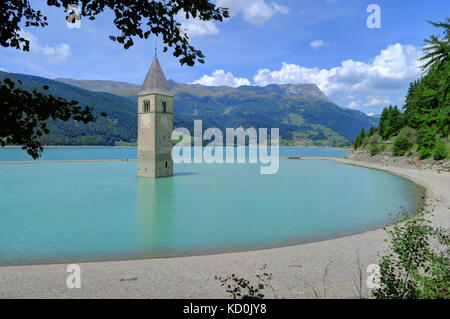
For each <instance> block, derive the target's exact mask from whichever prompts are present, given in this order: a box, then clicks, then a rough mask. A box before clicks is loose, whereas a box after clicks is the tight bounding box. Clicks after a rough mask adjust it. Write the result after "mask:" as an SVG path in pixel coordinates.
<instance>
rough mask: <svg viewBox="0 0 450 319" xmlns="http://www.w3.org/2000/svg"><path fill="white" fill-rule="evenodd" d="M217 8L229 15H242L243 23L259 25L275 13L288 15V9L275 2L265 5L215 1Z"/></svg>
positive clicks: (244, 0) (259, 0) (255, 0)
mask: <svg viewBox="0 0 450 319" xmlns="http://www.w3.org/2000/svg"><path fill="white" fill-rule="evenodd" d="M217 6H219V7H224V8H228V9H230V15H231V16H232V17H233V16H237V15H239V14H242V17H243V19H244V21H246V22H249V23H251V24H255V25H261V24H263V23H264V22H266V21H267V20H269V19H270V18H272V16H273V15H275V14H276V13H281V14H288V13H289V8H288V7H286V6H283V5H279V4H277V3H275V2H272V3H271V4H267V3H266V2H265V0H217Z"/></svg>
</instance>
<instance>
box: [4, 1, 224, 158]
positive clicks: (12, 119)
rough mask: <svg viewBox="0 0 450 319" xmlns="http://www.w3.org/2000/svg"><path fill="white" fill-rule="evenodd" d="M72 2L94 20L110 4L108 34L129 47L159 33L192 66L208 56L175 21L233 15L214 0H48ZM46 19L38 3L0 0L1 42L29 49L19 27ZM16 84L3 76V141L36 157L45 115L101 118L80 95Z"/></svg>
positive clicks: (56, 4) (64, 4)
mask: <svg viewBox="0 0 450 319" xmlns="http://www.w3.org/2000/svg"><path fill="white" fill-rule="evenodd" d="M69 4H78V5H79V8H80V11H81V16H82V17H87V18H88V19H90V20H95V17H96V16H97V15H99V14H101V13H103V12H104V11H105V10H112V11H113V12H114V14H115V19H114V24H115V26H116V28H117V30H118V31H119V34H118V35H110V36H109V38H110V39H111V40H113V41H116V42H118V43H120V44H121V45H123V47H124V48H125V49H128V48H130V47H131V46H133V44H134V42H133V39H134V38H136V37H138V38H141V39H148V38H149V37H150V36H152V35H154V36H161V37H162V41H163V43H164V52H166V51H168V47H170V48H173V55H174V56H175V57H177V58H179V61H180V63H181V65H184V64H187V65H188V66H193V65H194V64H195V63H196V62H199V63H204V57H205V56H204V55H203V53H202V52H201V51H200V50H197V49H195V48H194V47H193V46H191V45H190V43H189V36H188V35H187V34H186V32H185V30H183V29H182V26H181V24H180V23H179V22H177V16H178V15H179V14H183V15H185V17H186V19H191V18H198V19H200V20H203V21H210V20H214V21H223V19H225V18H228V17H229V14H228V10H227V9H226V8H218V7H216V6H215V4H214V3H212V2H211V1H210V0H159V1H144V0H121V1H117V0H47V5H48V6H54V7H59V8H61V9H64V10H66V8H67V7H68V6H69ZM47 25H48V19H47V17H46V16H44V15H43V13H42V12H41V11H40V10H36V9H34V8H33V7H32V6H31V4H30V2H29V1H28V0H6V1H1V2H0V45H1V46H3V47H12V48H16V49H18V50H23V51H29V49H30V43H29V41H28V40H27V39H25V38H23V37H22V36H21V32H20V31H21V30H22V28H21V27H22V26H25V27H26V28H29V27H46V26H47ZM18 85H20V83H16V84H15V83H13V82H12V81H10V80H9V79H5V80H4V82H3V83H2V82H0V146H5V145H6V144H20V145H23V149H26V150H27V152H28V153H29V154H30V155H31V156H33V158H37V157H39V155H40V154H41V152H42V146H41V143H40V136H42V135H43V134H47V133H48V128H47V126H46V121H47V120H49V119H58V120H62V121H68V120H70V119H73V120H76V121H82V122H84V123H89V122H93V121H95V120H96V118H97V117H96V116H95V115H94V114H93V108H92V107H88V106H86V107H81V106H78V102H76V101H67V100H65V99H62V98H55V97H53V96H51V95H49V96H47V95H44V94H43V93H42V92H41V90H39V91H38V90H34V91H33V92H32V93H30V92H26V91H24V90H22V89H21V88H19V87H17V86H18ZM47 89H48V88H44V91H45V90H47ZM102 115H103V116H106V114H102Z"/></svg>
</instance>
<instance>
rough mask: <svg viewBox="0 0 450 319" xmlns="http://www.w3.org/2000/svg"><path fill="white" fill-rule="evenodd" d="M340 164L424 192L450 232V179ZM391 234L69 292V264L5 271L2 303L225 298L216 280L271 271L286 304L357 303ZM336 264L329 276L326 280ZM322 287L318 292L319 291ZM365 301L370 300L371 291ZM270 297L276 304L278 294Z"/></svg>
mask: <svg viewBox="0 0 450 319" xmlns="http://www.w3.org/2000/svg"><path fill="white" fill-rule="evenodd" d="M336 160H337V161H338V162H340V163H345V164H352V165H359V166H364V167H369V168H375V169H381V170H386V171H388V172H391V173H393V174H396V175H399V176H402V177H404V178H407V179H410V180H411V181H413V182H415V183H417V184H419V185H421V186H423V187H424V188H425V189H426V192H427V199H428V202H429V203H431V204H432V205H433V206H435V211H434V214H433V216H432V217H431V218H430V219H431V220H432V222H433V223H434V224H435V225H440V226H443V227H447V228H450V207H449V206H450V202H449V201H448V198H450V173H448V172H443V173H441V174H438V173H437V172H436V171H435V170H420V169H414V168H400V167H391V166H382V165H379V164H373V163H365V162H357V161H352V160H347V159H336ZM385 238H386V233H385V231H384V230H375V231H370V232H365V233H362V234H358V235H354V236H348V237H343V238H339V239H333V240H327V241H322V242H314V243H309V244H303V245H297V246H291V247H285V248H275V249H267V250H259V251H251V252H241V253H230V254H222V255H209V256H194V257H177V258H167V259H149V260H131V261H118V262H97V263H84V264H80V266H81V271H82V288H81V289H68V288H67V286H66V279H67V276H68V273H67V272H66V267H67V265H38V266H16V267H0V298H222V297H227V294H226V293H225V289H223V288H222V287H220V284H219V283H218V282H217V281H215V280H214V276H215V275H219V276H225V275H228V274H232V273H236V274H238V275H240V276H243V277H245V278H247V279H252V278H254V275H255V274H256V273H257V272H258V269H259V268H261V266H263V265H264V264H267V271H269V272H272V273H273V274H274V279H273V280H272V286H273V288H274V291H275V293H276V297H278V298H315V293H317V294H318V295H319V296H320V297H323V296H324V295H325V297H327V298H352V297H357V296H358V295H359V294H358V291H357V289H356V287H355V286H356V285H355V283H356V281H357V277H358V276H357V273H358V267H357V260H358V258H359V260H360V265H361V268H362V271H363V275H364V279H363V280H364V283H365V280H366V278H367V276H368V273H366V272H365V270H366V268H367V266H368V265H370V264H375V263H377V262H378V257H377V252H379V251H382V250H383V249H385V247H386V244H385V242H384V239H385ZM327 265H328V276H327V278H326V280H323V274H324V271H325V269H326V268H327ZM311 287H314V289H315V290H316V291H315V292H314V289H313V288H311ZM363 288H364V289H363V296H367V293H368V291H367V288H366V285H365V284H363ZM266 296H267V297H273V295H272V293H271V291H270V290H267V291H266Z"/></svg>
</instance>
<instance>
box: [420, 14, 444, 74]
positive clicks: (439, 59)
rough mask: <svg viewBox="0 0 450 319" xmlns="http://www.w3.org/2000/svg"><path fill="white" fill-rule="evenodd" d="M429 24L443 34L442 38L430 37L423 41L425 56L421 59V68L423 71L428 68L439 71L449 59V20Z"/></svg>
mask: <svg viewBox="0 0 450 319" xmlns="http://www.w3.org/2000/svg"><path fill="white" fill-rule="evenodd" d="M430 23H431V24H432V25H434V26H435V27H437V28H443V29H444V34H443V36H442V38H441V37H440V36H438V35H432V36H431V37H430V38H429V39H425V46H424V51H425V53H426V54H425V55H424V56H423V57H422V58H421V60H422V61H425V64H424V65H423V66H422V70H423V71H427V70H428V69H430V68H436V69H441V68H442V66H443V65H444V63H445V62H446V61H447V62H448V60H449V57H450V18H447V19H446V21H445V22H432V21H430Z"/></svg>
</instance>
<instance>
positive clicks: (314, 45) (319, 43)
mask: <svg viewBox="0 0 450 319" xmlns="http://www.w3.org/2000/svg"><path fill="white" fill-rule="evenodd" d="M309 45H310V46H311V48H313V49H314V50H317V49H318V48H320V47H323V46H324V45H325V42H323V41H322V40H314V41H312V42H311V43H310V44H309Z"/></svg>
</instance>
